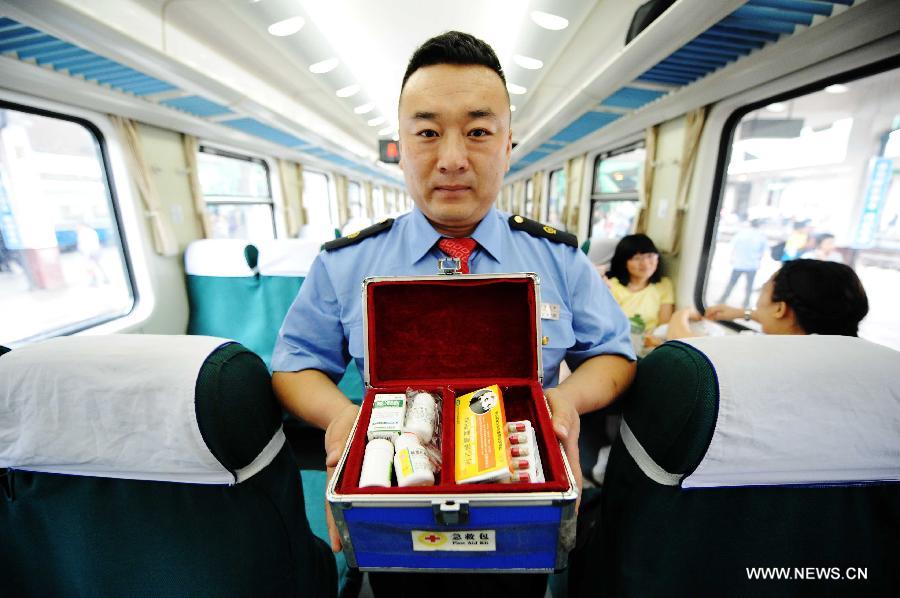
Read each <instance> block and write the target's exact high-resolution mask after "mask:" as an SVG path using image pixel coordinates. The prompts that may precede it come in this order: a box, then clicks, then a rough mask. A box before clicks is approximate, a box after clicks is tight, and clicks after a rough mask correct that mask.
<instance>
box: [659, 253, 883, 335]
mask: <svg viewBox="0 0 900 598" xmlns="http://www.w3.org/2000/svg"><path fill="white" fill-rule="evenodd" d="M868 312H869V299H868V297H866V291H865V289H864V288H863V285H862V282H860V280H859V277H858V276H857V275H856V272H854V271H853V269H852V268H850V267H849V266H846V265H844V264H839V263H837V262H827V261H821V260H809V259H799V260H792V261H789V262H785V263H784V265H783V266H781V269H780V270H778V271H777V272H775V274H773V275H772V277H771V278H769V280H768V281H767V282H766V284H765V285H763V288H762V292H761V293H760V294H759V299H758V300H757V302H756V309H753V310H750V309H746V310H744V309H740V308H737V307H731V306H728V305H713V306H711V307H709V308H707V309H706V314H705V317H706V318H707V319H710V320H736V319H738V318H743V319H745V320H748V321H749V320H755V321H757V322H759V324H760V325H761V326H762V331H763V332H764V333H765V334H835V335H841V336H857V333H858V330H859V323H860V321H862V319H863V318H864V317H865V316H866V314H867V313H868ZM699 319H700V314H698V313H697V311H696V310H694V309H693V308H686V309H680V310H678V311H677V312H675V314H673V316H672V319H671V321H670V322H669V332H668V338H669V339H676V338H686V337H691V336H697V335H696V334H694V333H693V331H692V330H691V328H690V321H691V320H695V321H696V320H699Z"/></svg>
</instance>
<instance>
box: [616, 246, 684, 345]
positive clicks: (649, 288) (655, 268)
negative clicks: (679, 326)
mask: <svg viewBox="0 0 900 598" xmlns="http://www.w3.org/2000/svg"><path fill="white" fill-rule="evenodd" d="M606 283H607V284H608V285H609V288H610V290H611V291H612V294H613V297H615V299H616V302H617V303H618V304H619V305H620V306H621V307H622V310H623V311H624V312H625V315H626V316H628V318H629V319H630V320H631V323H632V330H633V331H634V332H645V331H646V332H651V331H653V329H654V328H656V327H657V326H658V325H660V324H665V323H666V322H668V321H669V318H671V317H672V312H673V311H674V307H675V293H674V291H673V290H672V281H671V280H669V279H668V278H667V277H665V276H662V274H661V273H660V267H659V250H657V249H656V245H654V244H653V241H651V240H650V237H648V236H647V235H642V234H637V235H627V236H625V237H622V240H621V241H619V244H618V245H616V251H615V253H614V254H613V258H612V262H610V265H609V270H608V271H607V272H606Z"/></svg>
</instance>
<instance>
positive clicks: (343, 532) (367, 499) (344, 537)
mask: <svg viewBox="0 0 900 598" xmlns="http://www.w3.org/2000/svg"><path fill="white" fill-rule="evenodd" d="M451 276H461V275H458V274H452V275H446V274H439V275H433V276H372V277H368V278H366V279H365V280H364V281H363V284H362V295H363V296H362V305H363V330H364V333H363V339H364V341H363V342H364V344H365V360H366V371H365V385H366V389H369V388H371V384H370V374H369V364H370V363H371V362H370V360H369V342H368V341H369V326H368V309H366V303H367V301H366V298H367V289H368V285H369V284H371V283H373V282H380V281H385V280H390V281H420V280H441V281H444V280H448V278H449V277H451ZM465 277H466V279H467V280H492V279H509V278H531V279H532V280H533V281H534V291H535V305H536V306H537V309H536V310H535V312H536V313H535V330H536V338H535V343H536V344H537V347H538V350H537V372H536V375H537V379H538V381H539V382H543V378H544V376H543V372H544V370H543V365H542V359H541V326H540V324H541V321H540V305H541V301H540V299H541V295H540V278H539V277H538V275H537V274H534V273H530V272H521V273H514V274H466V275H465ZM544 400H545V404H546V405H547V410H548V411H549V410H550V404H549V403H548V402H546V397H545V399H544ZM358 425H359V416H357V419H356V421H355V422H353V428H352V429H351V430H350V436H349V438H354V437H355V435H356V428H357V426H358ZM559 450H560V453H561V454H562V460H563V466H564V467H565V470H566V479H567V480H568V481H569V489H568V490H566V491H565V492H532V493H515V494H512V493H500V492H497V493H491V494H466V493H453V494H433V495H428V496H423V495H421V494H391V495H383V494H353V495H346V494H338V492H337V481H338V480H339V479H340V476H341V472H343V471H344V465H345V464H346V461H347V456H348V455H349V454H350V444H349V443H348V444H347V446H345V447H344V452H343V453H342V454H341V458H340V460H339V461H338V464H337V467H336V468H335V470H334V474H333V475H332V476H331V480H329V482H328V488H327V489H326V493H325V496H326V499H327V500H328V503H329V506H330V508H331V513H332V515H333V517H334V521H335V524H336V525H337V528H338V532H339V533H340V536H341V543H342V544H343V552H344V556H345V558H346V559H347V564H348V565H349V566H351V567H357V562H356V556H355V555H354V552H353V542H352V540H351V538H350V532H349V529H348V526H347V522H346V519H345V518H344V510H346V509H349V508H356V507H398V508H402V507H422V506H425V505H432V506H433V505H440V508H441V509H442V510H444V508H447V509H448V510H452V509H453V507H454V506H458V505H468V506H469V507H470V508H472V507H479V506H481V507H486V506H490V507H503V506H522V505H523V504H527V505H531V506H545V505H554V504H557V505H562V510H561V517H560V521H561V526H560V532H559V543H558V544H557V549H556V569H555V570H560V569H562V568H563V567H564V566H565V563H566V561H567V559H568V554H569V551H570V550H571V549H572V548H573V547H574V545H575V525H576V518H575V501H576V499H577V498H578V489H577V485H576V482H575V476H574V475H572V469H571V466H570V465H569V460H568V459H567V458H566V453H565V451H564V450H563V446H562V443H559ZM436 525H438V524H437V523H436ZM361 570H362V571H369V570H377V571H386V570H389V571H398V572H399V571H422V570H421V569H417V568H406V567H392V568H389V569H383V568H378V569H370V568H367V567H362V568H361ZM428 571H429V572H448V573H461V572H464V570H461V569H428ZM553 571H554V570H553V569H547V570H546V572H547V573H552V572H553ZM477 572H482V573H516V572H529V573H536V572H540V570H535V569H478V570H477Z"/></svg>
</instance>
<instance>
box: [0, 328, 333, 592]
mask: <svg viewBox="0 0 900 598" xmlns="http://www.w3.org/2000/svg"><path fill="white" fill-rule="evenodd" d="M0 353H2V351H0ZM0 404H2V405H3V409H0V467H2V468H4V469H2V470H0V473H2V474H3V475H2V478H0V482H2V483H0V529H2V530H3V532H2V533H0V571H2V574H0V576H2V580H3V581H2V586H3V593H4V595H11V596H62V595H66V596H89V595H90V596H94V595H97V596H100V595H102V596H134V595H146V596H151V595H152V596H175V595H178V596H226V595H227V596H308V595H317V596H318V595H324V596H328V595H332V596H334V595H336V593H337V572H336V568H335V561H334V557H333V556H332V554H331V551H330V550H329V548H328V547H327V546H326V545H325V543H324V542H322V541H321V540H320V539H318V538H316V537H315V536H314V535H313V534H312V532H311V531H310V527H309V523H308V522H307V518H306V516H305V513H304V500H303V493H302V489H301V479H300V476H299V473H298V470H297V467H296V464H295V462H294V459H293V457H292V455H291V453H290V449H289V447H287V446H286V444H285V438H284V434H283V431H282V426H281V414H280V410H279V406H278V404H277V401H276V400H275V398H274V396H273V394H272V390H271V384H270V376H269V372H268V371H267V370H266V367H265V365H264V364H263V363H262V361H261V360H260V359H259V357H257V356H256V355H254V354H253V353H252V352H250V351H248V350H247V349H246V348H244V347H243V346H241V345H240V344H238V343H233V342H230V341H226V340H224V339H219V338H211V337H204V336H152V335H112V336H90V337H88V336H81V337H60V338H55V339H51V340H48V341H44V342H41V343H36V344H34V345H28V346H25V347H23V348H20V349H16V350H13V351H9V352H6V353H2V354H0Z"/></svg>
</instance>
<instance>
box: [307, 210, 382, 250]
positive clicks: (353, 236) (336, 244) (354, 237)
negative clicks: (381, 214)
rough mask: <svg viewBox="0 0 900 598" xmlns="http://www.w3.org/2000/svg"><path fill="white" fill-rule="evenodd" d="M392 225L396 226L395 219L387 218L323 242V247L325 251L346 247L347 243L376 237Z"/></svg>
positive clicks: (351, 243) (350, 243)
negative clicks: (344, 235)
mask: <svg viewBox="0 0 900 598" xmlns="http://www.w3.org/2000/svg"><path fill="white" fill-rule="evenodd" d="M392 226H394V219H393V218H386V219H384V220H382V221H381V222H379V223H378V224H373V225H372V226H370V227H368V228H364V229H362V230H358V231H356V232H355V233H350V234H349V235H347V236H346V237H340V238H339V239H335V240H334V241H328V242H327V243H324V244H322V249H324V250H325V251H332V250H334V249H340V248H341V247H346V246H347V245H353V244H354V243H357V242H359V241H362V240H363V239H367V238H369V237H374V236H375V235H377V234H379V233H383V232H384V231H386V230H388V229H389V228H391V227H392Z"/></svg>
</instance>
